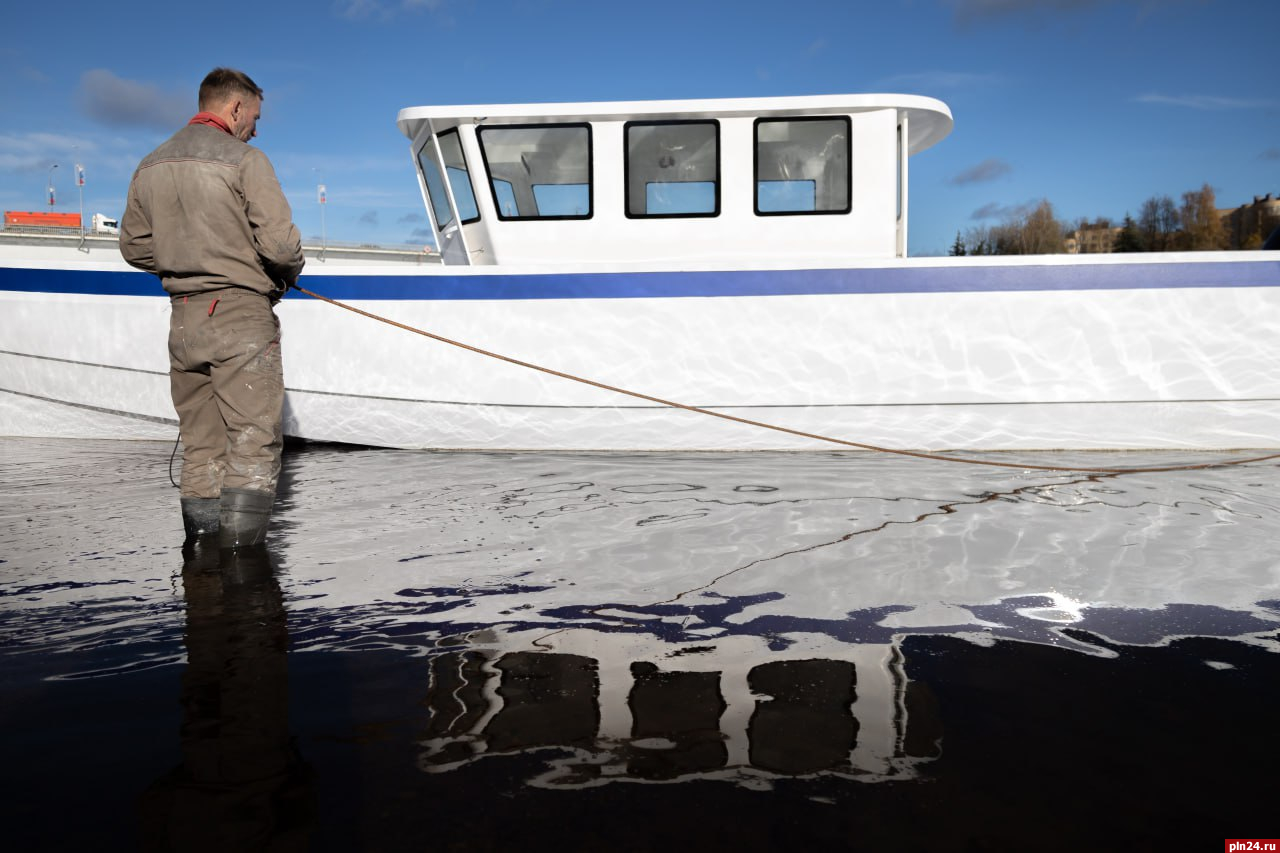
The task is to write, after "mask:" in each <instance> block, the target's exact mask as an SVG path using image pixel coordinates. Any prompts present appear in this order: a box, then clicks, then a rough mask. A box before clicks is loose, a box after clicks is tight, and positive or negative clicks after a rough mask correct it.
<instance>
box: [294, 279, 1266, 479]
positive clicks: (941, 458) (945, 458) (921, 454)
mask: <svg viewBox="0 0 1280 853" xmlns="http://www.w3.org/2000/svg"><path fill="white" fill-rule="evenodd" d="M294 288H295V289H297V290H298V291H300V292H302V293H305V294H306V295H307V296H310V297H311V298H313V299H318V300H320V301H321V302H327V303H329V304H330V305H334V306H337V307H338V308H345V309H346V310H347V311H350V312H352V313H354V314H359V315H361V316H363V317H368V318H369V319H371V320H377V321H378V322H380V323H386V324H387V325H389V326H394V327H396V328H397V329H403V330H404V331H406V332H413V333H414V334H416V335H422V336H423V337H424V338H430V339H431V340H433V341H439V342H440V343H444V344H449V345H450V346H455V347H458V348H460V349H464V350H468V351H469V352H473V353H476V354H478V355H483V356H487V357H489V358H493V359H497V360H498V361H505V362H507V363H508V364H514V365H517V366H519V367H525V368H528V369H529V370H537V371H539V372H541V373H546V374H549V375H551V376H558V377H560V378H561V379H568V380H569V381H571V382H580V383H582V384H583V385H590V386H592V387H594V388H600V389H602V390H605V391H612V392H614V393H616V394H623V395H625V396H627V397H635V398H637V399H640V400H647V401H649V402H650V403H657V404H659V405H662V406H669V407H671V408H673V409H683V410H684V411H686V412H695V413H697V414H700V415H707V416H709V417H713V418H720V419H721V420H726V421H733V422H734V423H739V424H745V425H747V426H753V427H759V428H761V429H768V430H773V431H774V432H781V433H786V434H787V435H794V436H799V437H800V438H811V439H813V440H815V441H823V442H827V443H828V444H836V445H840V446H842V447H852V448H856V449H858V450H870V451H874V452H876V453H891V454H894V455H897V456H912V457H915V458H917V459H931V460H934V461H938V462H959V463H963V464H966V465H985V466H988V467H994V468H1016V469H1018V470H1020V471H1060V472H1066V473H1090V474H1155V473H1163V472H1166V471H1197V470H1203V469H1207V468H1224V467H1227V466H1229V465H1244V464H1246V463H1249V462H1265V461H1268V460H1271V459H1280V453H1272V454H1270V455H1267V456H1254V457H1251V458H1248V459H1229V460H1226V461H1222V462H1201V463H1197V464H1193V465H1169V466H1164V467H1154V468H1089V467H1082V466H1072V467H1068V466H1060V465H1029V464H1025V463H1022V462H997V461H995V460H991V459H967V458H965V457H962V456H949V455H947V454H944V453H929V452H926V451H921V450H902V449H899V448H893V447H880V446H878V445H875V444H866V443H863V442H858V441H848V440H846V439H843V438H834V437H832V436H829V435H820V434H818V433H812V432H804V431H803V430H798V429H791V428H790V427H784V426H779V425H778V424H771V423H766V422H764V421H756V420H751V419H750V418H740V417H738V416H737V415H728V414H725V413H724V412H717V411H714V410H712V409H704V408H702V407H701V406H691V405H688V404H686V403H679V402H676V401H674V400H666V399H663V398H662V397H655V396H653V395H651V394H642V393H640V392H639V391H630V390H627V389H626V388H619V387H617V386H615V385H609V384H607V383H605V382H597V381H596V380H594V379H587V378H585V377H582V376H575V375H574V374H572V373H565V372H563V371H560V370H554V369H552V368H550V367H544V366H542V365H540V364H533V363H532V362H528V361H522V360H521V359H518V358H512V357H511V356H507V355H502V354H501V353H496V352H491V351H490V350H486V349H481V348H480V347H476V346H472V345H471V344H466V343H463V342H461V341H455V340H453V339H451V338H446V337H443V336H442V335H437V334H435V333H434V332H428V331H426V330H424V329H419V328H416V327H414V326H409V325H406V324H404V323H400V322H397V321H395V320H392V319H390V318H388V317H383V316H380V315H378V314H374V313H371V312H369V311H365V310H363V309H360V308H356V307H355V306H354V305H348V304H346V303H345V302H339V301H338V300H336V299H331V298H329V297H328V296H322V295H321V294H319V293H316V292H314V291H311V290H308V289H306V288H305V287H299V286H298V285H296V284H295V285H294Z"/></svg>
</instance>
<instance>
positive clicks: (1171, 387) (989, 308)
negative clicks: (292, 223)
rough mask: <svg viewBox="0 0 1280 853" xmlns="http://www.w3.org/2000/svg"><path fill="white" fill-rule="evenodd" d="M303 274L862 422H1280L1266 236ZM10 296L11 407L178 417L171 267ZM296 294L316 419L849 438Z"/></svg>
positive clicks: (48, 423)
mask: <svg viewBox="0 0 1280 853" xmlns="http://www.w3.org/2000/svg"><path fill="white" fill-rule="evenodd" d="M2 263H5V262H3V261H0V264H2ZM316 267H320V269H319V270H317V271H312V270H313V269H314V268H316ZM300 284H301V285H302V286H303V287H306V288H308V289H309V290H312V291H314V292H316V293H319V294H322V295H325V296H330V297H333V298H335V299H339V300H341V301H343V302H344V303H345V304H349V305H351V306H352V307H355V308H358V309H361V310H363V311H366V312H370V313H373V314H377V315H379V316H383V317H386V318H388V319H391V320H394V321H395V322H396V323H399V324H401V325H402V326H409V327H413V328H417V329H422V330H426V331H429V332H431V333H432V334H435V335H439V336H442V337H445V338H449V339H452V340H455V341H460V342H464V343H466V344H468V345H471V346H473V347H477V348H481V349H484V350H488V351H492V352H496V353H500V354H503V355H506V356H508V357H511V358H514V359H518V360H522V361H525V362H529V363H533V364H537V365H541V366H544V367H546V368H548V369H550V370H554V371H559V372H562V373H567V374H574V375H577V376H581V377H585V378H589V379H591V380H594V381H597V382H600V383H605V384H608V385H611V386H616V387H618V388H622V389H627V390H631V391H635V392H639V393H641V394H646V395H651V396H654V397H659V398H663V399H665V400H671V401H675V402H679V403H683V404H686V405H693V406H699V407H705V408H709V409H713V410H715V411H718V412H722V413H724V414H727V415H732V416H736V417H741V418H747V419H751V420H755V421H762V422H768V423H771V424H777V425H779V426H781V427H784V428H785V429H788V430H795V431H799V432H804V433H813V434H819V435H824V436H829V437H831V438H834V439H838V440H841V441H849V442H855V443H858V444H870V445H877V446H884V447H892V448H904V449H908V448H909V449H929V450H942V449H964V450H998V449H1065V448H1082V449H1083V448H1094V449H1102V448H1108V449H1109V448H1116V449H1119V448H1170V449H1172V448H1195V449H1225V448H1244V447H1249V448H1255V447H1275V446H1278V445H1280V392H1277V388H1276V385H1277V380H1278V379H1280V350H1278V349H1277V347H1276V345H1275V342H1276V340H1277V338H1278V333H1280V262H1278V261H1276V260H1272V259H1270V258H1269V257H1267V256H1265V255H1263V254H1262V253H1217V254H1215V255H1205V254H1198V255H1176V256H1175V255H1171V256H1154V255H1152V256H1142V257H1140V258H1137V259H1127V258H1120V257H1119V256H1099V258H1097V259H1095V258H1039V259H1007V258H997V259H972V258H959V259H916V260H907V261H896V262H882V263H872V264H865V265H857V266H848V265H846V266H834V265H827V266H819V265H815V266H814V267H813V268H811V269H781V268H779V269H751V270H746V269H743V270H725V269H682V270H664V269H661V268H658V267H657V266H655V267H654V268H651V269H631V270H617V269H613V270H610V269H604V268H583V267H564V268H559V269H557V268H550V267H542V268H530V269H525V270H517V271H510V270H503V271H500V272H499V271H495V270H494V268H488V269H484V268H475V269H467V270H462V271H458V270H456V269H451V268H448V267H440V266H434V267H415V268H409V269H398V268H394V267H384V268H362V267H358V266H353V267H346V268H343V267H326V266H325V265H323V264H312V265H311V266H310V267H309V268H308V273H306V274H304V276H303V278H302V280H301V281H300ZM0 302H2V303H3V306H2V307H0V312H2V314H0V341H2V343H0V377H3V379H0V390H2V391H3V392H5V393H0V433H3V434H9V435H66V436H78V437H100V436H101V437H113V438H157V437H166V436H168V437H172V436H173V435H174V434H175V428H174V425H175V419H174V414H173V409H172V406H171V405H170V402H169V396H168V371H167V354H166V351H165V341H166V339H167V326H168V314H169V306H168V299H167V298H166V297H165V296H164V295H163V293H162V291H160V289H159V286H158V284H157V283H156V282H155V280H154V279H153V278H151V277H150V276H146V275H144V274H141V273H137V272H133V271H130V270H128V268H127V267H125V266H124V265H123V264H122V263H104V262H97V263H94V264H92V265H84V264H80V265H77V264H74V263H66V264H60V263H53V262H48V261H46V262H42V263H39V264H27V265H22V264H19V263H9V264H8V265H0ZM277 310H278V313H279V315H280V318H281V323H282V326H283V329H284V338H283V353H284V361H285V380H286V388H287V390H286V403H285V420H284V427H285V431H286V434H288V435H291V436H295V437H300V438H306V439H312V440H322V441H340V442H350V443H358V444H368V445H376V446H387V447H407V448H437V449H529V450H691V449H698V450H765V449H769V450H778V449H783V450H812V449H823V448H831V447H835V446H839V445H836V444H832V443H828V442H824V441H821V440H817V439H814V438H810V437H805V436H799V435H795V434H793V433H788V432H778V431H773V430H768V429H764V428H761V427H757V426H750V425H745V424H742V423H736V422H729V421H725V420H720V419H716V418H712V417H710V416H707V415H705V414H699V413H693V412H689V411H685V410H680V409H673V408H671V407H668V406H665V405H661V404H658V403H654V402H652V401H649V400H644V399H637V398H634V397H629V396H626V395H623V394H620V393H618V392H615V391H610V390H605V389H601V388H599V387H593V386H590V385H585V384H581V383H578V382H575V381H572V380H569V379H566V378H563V377H561V376H555V375H550V374H547V373H543V372H538V371H535V370H531V369H529V368H528V367H524V366H520V365H516V364H512V363H509V362H504V361H500V360H496V359H494V358H492V357H490V356H488V355H485V354H481V353H477V352H474V351H471V350H467V349H462V348H459V347H456V346H452V345H450V344H448V343H444V342H441V341H439V340H434V339H430V338H427V337H423V336H421V335H418V334H414V333H413V332H412V331H408V330H406V329H404V328H400V327H396V326H392V325H388V324H385V323H382V322H379V321H377V320H375V319H371V318H369V317H366V316H361V315H358V314H355V313H353V312H350V311H346V310H343V308H341V307H337V306H335V305H332V304H329V303H327V302H322V301H318V300H315V299H312V298H310V297H306V296H303V295H301V294H298V293H296V292H294V293H291V294H290V296H289V298H287V299H286V300H284V302H282V303H281V305H280V306H279V307H278V309H277Z"/></svg>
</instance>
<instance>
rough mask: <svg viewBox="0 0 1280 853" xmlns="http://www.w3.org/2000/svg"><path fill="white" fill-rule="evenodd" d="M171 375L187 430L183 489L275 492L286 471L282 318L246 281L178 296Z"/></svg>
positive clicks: (212, 493) (188, 494) (186, 493)
mask: <svg viewBox="0 0 1280 853" xmlns="http://www.w3.org/2000/svg"><path fill="white" fill-rule="evenodd" d="M171 302H172V306H173V314H172V317H171V319H170V323H169V380H170V386H171V389H172V392H173V407H174V408H175V409H176V410H177V412H178V428H179V432H180V433H181V435H182V480H181V494H182V497H184V498H216V497H218V496H220V495H221V494H222V489H223V488H224V487H225V488H233V489H251V490H253V491H260V492H269V493H272V494H274V493H275V490H276V481H277V479H278V478H279V476H280V448H281V446H282V443H283V442H282V436H281V431H280V417H281V414H282V413H283V410H284V375H283V372H282V368H281V361H280V321H279V320H277V319H276V315H275V312H274V311H273V310H272V305H271V301H270V300H269V299H267V297H265V296H263V295H261V294H258V293H254V292H253V291H251V290H245V289H242V288H227V289H225V290H219V291H214V292H210V293H201V294H198V295H192V296H175V297H173V298H172V300H171Z"/></svg>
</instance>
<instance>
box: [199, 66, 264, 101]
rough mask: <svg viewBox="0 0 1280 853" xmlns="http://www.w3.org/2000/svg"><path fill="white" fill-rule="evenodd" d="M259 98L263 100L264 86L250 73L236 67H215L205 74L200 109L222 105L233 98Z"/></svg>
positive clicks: (201, 87)
mask: <svg viewBox="0 0 1280 853" xmlns="http://www.w3.org/2000/svg"><path fill="white" fill-rule="evenodd" d="M235 97H240V98H250V97H252V98H257V99H258V100H262V87H261V86H259V85H258V84H257V83H255V82H253V80H251V79H250V78H249V75H248V74H245V73H244V72H243V71H237V70H235V69H234V68H215V69H213V70H212V71H210V72H209V73H208V74H207V75H205V78H204V82H203V83H201V84H200V109H202V110H207V109H213V108H215V107H220V106H222V105H223V104H225V103H226V102H227V101H229V100H231V99H232V98H235Z"/></svg>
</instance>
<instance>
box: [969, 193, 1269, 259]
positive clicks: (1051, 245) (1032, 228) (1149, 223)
mask: <svg viewBox="0 0 1280 853" xmlns="http://www.w3.org/2000/svg"><path fill="white" fill-rule="evenodd" d="M1260 229H1261V219H1259V230H1260ZM1266 236H1267V235H1266V234H1262V233H1251V234H1249V235H1248V237H1247V238H1246V239H1245V240H1243V241H1242V245H1241V246H1240V248H1243V249H1250V248H1253V249H1256V248H1258V247H1260V246H1261V245H1262V241H1263V240H1264V239H1265V238H1266ZM1091 238H1093V239H1092V241H1091V242H1089V243H1088V245H1084V244H1085V242H1086V241H1088V240H1090V239H1091ZM1068 239H1075V240H1076V241H1077V251H1080V252H1088V251H1108V252H1172V251H1210V250H1214V249H1227V248H1230V244H1231V235H1230V233H1229V232H1228V230H1227V228H1226V227H1225V226H1224V224H1223V222H1222V218H1221V217H1220V216H1219V215H1218V210H1217V201H1216V199H1215V198H1214V194H1213V188H1212V187H1210V186H1209V185H1208V184H1205V185H1204V186H1202V187H1201V188H1200V189H1198V190H1190V191H1188V192H1185V193H1183V194H1182V203H1181V204H1176V203H1175V202H1174V200H1173V199H1172V198H1170V197H1169V196H1167V195H1161V196H1153V197H1151V198H1149V199H1147V200H1146V201H1144V202H1143V203H1142V207H1141V209H1140V210H1139V212H1138V218H1137V219H1134V218H1133V217H1132V216H1131V215H1130V214H1128V213H1126V214H1125V215H1124V220H1123V221H1122V222H1121V223H1119V224H1116V223H1114V222H1112V221H1111V220H1110V219H1108V218H1106V217H1099V218H1097V219H1094V220H1089V219H1088V218H1084V219H1080V220H1078V221H1077V222H1076V223H1075V224H1073V225H1068V224H1065V223H1063V222H1061V221H1060V220H1059V219H1058V218H1057V216H1056V215H1055V213H1054V210H1053V205H1052V204H1050V203H1049V201H1048V200H1047V199H1045V200H1042V201H1040V203H1039V204H1037V205H1036V206H1035V207H1033V208H1030V209H1024V210H1020V211H1015V212H1013V213H1011V214H1009V215H1008V216H1006V217H1005V220H1004V221H1003V222H1001V223H1000V224H998V225H989V226H988V225H982V226H976V227H974V228H970V229H969V230H968V231H966V232H965V233H964V234H963V235H961V233H960V232H959V231H957V232H956V239H955V242H954V243H953V244H952V245H951V249H950V251H949V253H948V254H951V255H1051V254H1060V253H1064V252H1066V251H1067V242H1068ZM1100 246H1106V247H1107V248H1099V247H1100ZM1090 247H1092V248H1090Z"/></svg>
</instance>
